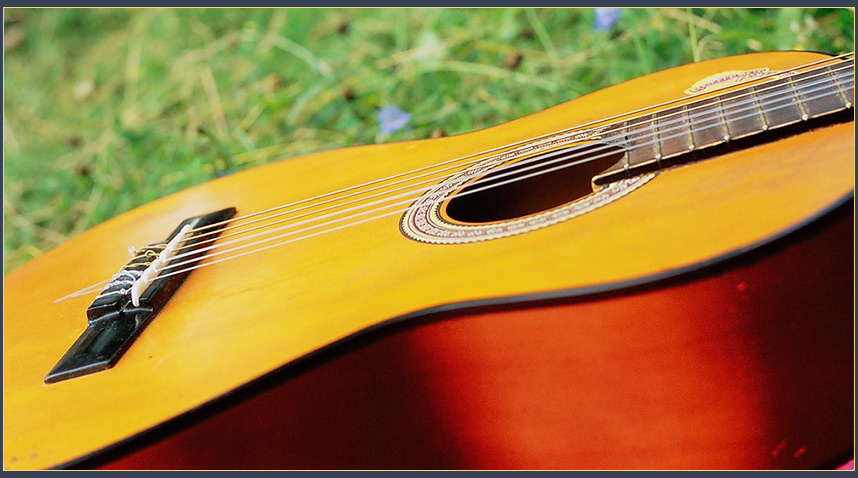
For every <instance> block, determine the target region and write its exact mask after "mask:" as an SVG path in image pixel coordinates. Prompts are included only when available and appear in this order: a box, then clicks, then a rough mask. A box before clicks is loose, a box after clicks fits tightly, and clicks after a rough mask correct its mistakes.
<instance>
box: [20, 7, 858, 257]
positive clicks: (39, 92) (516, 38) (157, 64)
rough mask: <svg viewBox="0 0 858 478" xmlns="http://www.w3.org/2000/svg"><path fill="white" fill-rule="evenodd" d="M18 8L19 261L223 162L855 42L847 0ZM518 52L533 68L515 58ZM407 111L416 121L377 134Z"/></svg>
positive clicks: (443, 126) (518, 109) (509, 114)
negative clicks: (618, 11) (700, 5)
mask: <svg viewBox="0 0 858 478" xmlns="http://www.w3.org/2000/svg"><path fill="white" fill-rule="evenodd" d="M593 19H594V12H593V10H592V9H535V10H526V9H381V10H363V9H320V10H315V9H295V10H267V9H228V10H220V9H163V10H162V9H139V10H138V9H130V10H126V9H39V10H22V9H4V17H3V24H4V40H5V42H4V72H3V74H4V76H3V86H4V93H3V95H4V97H3V99H4V110H3V157H4V161H3V165H4V183H3V184H4V187H3V225H4V248H3V261H4V262H3V264H4V271H5V272H8V271H10V270H12V269H14V268H15V267H17V266H19V265H20V264H22V263H24V262H25V261H27V260H28V259H30V258H32V257H35V256H37V255H39V254H41V253H42V252H44V251H46V250H48V249H50V248H51V247H53V246H55V245H57V244H59V243H61V242H63V241H65V240H66V239H67V238H69V237H71V236H73V235H75V234H78V233H80V232H81V231H83V230H85V229H87V228H89V227H92V226H93V225H95V224H97V223H99V222H101V221H104V220H106V219H108V218H110V217H113V216H115V215H117V214H120V213H122V212H123V211H126V210H128V209H130V208H133V207H135V206H138V205H141V204H144V203H147V202H149V201H152V200H153V199H156V198H158V197H161V196H164V195H167V194H170V193H172V192H175V191H178V190H180V189H183V188H187V187H189V186H191V185H194V184H197V183H200V182H204V181H207V180H210V179H212V178H214V177H217V176H218V175H221V174H226V173H229V172H233V171H237V170H241V169H246V168H250V167H253V166H256V165H260V164H264V163H267V162H271V161H276V160H280V159H284V158H288V157H292V156H296V155H300V154H305V153H310V152H314V151H319V150H325V149H332V148H343V147H348V146H353V145H359V144H366V143H373V142H377V141H403V140H409V139H420V138H428V137H431V136H432V135H433V134H440V133H441V132H443V133H446V134H457V133H462V132H466V131H471V130H475V129H480V128H485V127H488V126H491V125H495V124H498V123H502V122H506V121H509V120H512V119H515V118H517V117H520V116H524V115H526V114H529V113H533V112H535V111H538V110H541V109H544V108H547V107H549V106H552V105H555V104H558V103H561V102H563V101H566V100H569V99H572V98H574V97H576V96H579V95H581V94H584V93H587V92H590V91H593V90H596V89H600V88H603V87H605V86H608V85H610V84H613V83H617V82H620V81H623V80H626V79H629V78H633V77H636V76H640V75H642V74H645V73H648V72H652V71H657V70H661V69H664V68H668V67H671V66H675V65H679V64H683V63H688V62H692V61H700V60H705V59H708V58H714V57H721V56H726V55H732V54H738V53H747V52H754V51H768V50H784V49H805V50H816V51H824V52H828V53H844V52H848V51H852V50H853V49H854V38H853V31H854V12H853V11H851V10H849V9H673V8H671V9H627V10H624V11H623V14H622V16H621V18H620V19H619V21H618V22H617V23H616V24H615V25H614V27H613V28H612V29H611V30H610V31H608V32H603V31H594V29H593ZM516 59H518V61H516ZM389 104H395V105H398V106H399V107H401V108H403V109H404V110H406V111H408V112H409V113H411V115H412V118H411V122H410V125H411V128H410V129H407V130H403V131H399V132H397V133H394V134H393V135H391V136H389V137H382V136H381V135H379V134H378V122H377V120H376V116H375V112H376V111H377V110H378V109H379V108H381V107H383V106H385V105H389Z"/></svg>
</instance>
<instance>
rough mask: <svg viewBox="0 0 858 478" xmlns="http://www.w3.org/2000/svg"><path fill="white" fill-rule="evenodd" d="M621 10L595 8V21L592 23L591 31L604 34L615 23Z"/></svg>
mask: <svg viewBox="0 0 858 478" xmlns="http://www.w3.org/2000/svg"><path fill="white" fill-rule="evenodd" d="M622 13H623V10H622V9H620V8H597V9H596V21H595V22H593V30H596V31H603V32H606V31H608V30H610V29H611V27H612V26H614V23H617V20H619V19H620V15H622Z"/></svg>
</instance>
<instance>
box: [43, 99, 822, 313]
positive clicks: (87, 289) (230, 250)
mask: <svg viewBox="0 0 858 478" xmlns="http://www.w3.org/2000/svg"><path fill="white" fill-rule="evenodd" d="M821 96H824V95H821ZM815 98H816V97H814V98H808V100H810V99H815ZM789 106H791V104H788V105H785V106H782V107H789ZM782 107H778V108H782ZM753 116H755V115H754V114H749V115H746V117H753ZM737 119H741V118H734V119H733V120H737ZM676 136H678V135H674V136H673V137H676ZM664 139H670V138H669V137H663V138H662V140H664ZM653 143H654V142H653ZM567 150H568V149H567ZM564 151H566V150H564ZM612 154H613V153H612ZM573 157H574V156H573ZM602 157H604V156H602ZM593 159H597V158H590V160H593ZM522 162H523V161H522ZM552 162H557V161H556V160H555V161H552ZM519 163H521V162H519ZM574 164H578V163H574ZM574 164H567V165H565V166H564V167H570V166H573V165H574ZM497 169H499V168H496V170H497ZM528 169H533V168H532V167H531V168H528ZM547 172H550V171H543V172H542V174H545V173H547ZM497 178H498V176H495V179H497ZM520 179H522V178H520ZM471 184H476V182H474V183H471ZM500 185H501V184H498V185H495V186H500ZM427 189H431V188H427ZM473 192H477V191H473ZM401 196H403V195H399V196H396V197H401ZM396 197H394V198H389V199H388V200H391V199H395V198H396ZM365 199H369V198H365ZM377 202H378V201H377ZM377 202H376V203H377ZM405 202H410V201H403V202H402V203H405ZM397 204H399V203H397ZM389 207H391V205H388V206H385V207H384V208H380V209H387V208H389ZM354 209H356V208H351V209H349V210H346V211H341V212H340V213H343V212H347V211H350V210H354ZM317 212H319V211H317ZM369 212H372V211H369ZM367 213H368V212H365V213H361V214H358V215H355V216H359V215H364V214H367ZM330 216H331V215H326V216H322V217H320V218H316V219H315V220H319V219H322V218H325V217H330ZM351 217H353V216H350V217H348V218H351ZM348 218H341V219H340V220H337V221H333V222H339V221H341V220H344V219H348ZM281 222H282V221H281ZM306 222H312V221H304V222H302V223H298V224H296V225H300V224H304V223H306ZM296 225H293V226H292V227H294V226H296ZM324 225H325V224H321V225H317V226H314V227H313V228H316V227H321V226H324ZM283 229H285V228H278V229H275V230H272V231H268V232H267V234H270V233H273V232H277V231H280V230H283ZM308 229H311V228H308ZM297 232H302V231H297ZM291 234H294V232H293V233H290V235H291ZM259 235H261V234H256V235H254V236H250V237H247V238H245V239H242V240H233V241H230V242H228V243H224V244H221V245H220V246H218V247H224V246H226V245H228V244H230V243H234V242H241V241H243V240H249V239H252V238H254V237H258V236H259ZM279 237H281V236H277V237H275V238H279ZM275 238H269V239H266V240H263V241H259V242H260V243H261V242H267V241H268V240H272V239H275ZM255 244H257V243H252V244H245V245H244V246H240V247H236V248H233V249H229V250H224V251H221V252H219V253H214V254H210V255H209V256H205V257H210V256H213V255H220V254H223V253H228V252H232V251H234V250H237V249H242V248H245V247H249V246H252V245H255ZM210 249H212V248H211V247H210V248H206V249H200V250H196V251H194V252H193V254H194V255H197V254H199V253H200V252H203V251H204V250H210ZM188 255H189V254H185V256H188ZM242 255H245V254H242ZM205 257H203V258H202V259H205ZM230 257H233V256H230ZM175 259H176V258H174V261H173V263H171V264H170V265H169V266H167V267H165V268H164V269H162V270H165V269H169V268H174V267H178V266H180V265H184V264H187V263H189V262H193V261H196V260H198V259H199V258H195V259H193V260H192V261H186V262H180V263H177V262H175ZM218 262H221V261H218ZM179 272H181V271H176V272H173V273H171V274H176V273H179ZM109 281H110V279H108V280H106V281H102V282H100V283H98V284H94V285H92V286H90V287H87V288H85V289H82V290H81V291H79V292H77V293H74V294H72V295H70V296H67V297H65V298H70V297H73V296H77V295H82V294H85V293H89V289H93V288H95V287H98V286H101V285H104V284H105V283H107V282H109ZM65 298H63V299H58V300H57V301H60V300H64V299H65Z"/></svg>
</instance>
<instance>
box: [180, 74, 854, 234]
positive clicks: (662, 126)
mask: <svg viewBox="0 0 858 478" xmlns="http://www.w3.org/2000/svg"><path fill="white" fill-rule="evenodd" d="M835 71H837V70H835ZM818 76H826V77H828V74H827V72H822V73H819V74H817V75H814V76H808V77H804V78H802V80H804V81H806V80H808V79H811V78H814V77H818ZM830 80H831V78H830V77H829V78H828V81H830ZM828 81H825V80H823V81H819V82H811V83H808V84H805V85H803V86H802V88H803V90H806V89H807V88H808V87H810V86H814V85H818V84H822V83H828ZM778 87H779V85H772V86H770V87H768V88H760V89H758V90H756V92H754V93H748V94H745V95H742V96H736V97H734V98H730V100H736V99H738V98H742V97H748V96H751V95H754V94H756V96H755V97H752V98H750V99H748V100H746V101H739V102H736V103H735V104H733V105H730V106H729V107H727V108H722V110H723V111H725V112H728V113H732V109H733V108H736V107H739V106H742V105H747V104H752V103H753V102H759V101H762V100H766V99H768V98H771V97H774V96H776V95H775V94H765V95H760V94H759V93H760V92H764V91H766V90H768V89H773V88H778ZM803 90H802V91H803ZM704 108H707V109H706V110H705V111H701V112H698V113H694V114H688V112H691V111H695V110H702V109H704ZM708 108H709V105H697V106H694V107H689V108H687V109H686V110H685V112H679V113H671V114H669V115H665V116H664V117H660V118H659V119H658V123H657V124H658V130H659V131H665V130H670V129H671V128H672V126H673V125H677V126H683V127H684V126H685V123H686V122H689V123H691V122H692V121H694V120H697V119H698V118H701V117H706V116H709V115H710V114H711V111H709V109H708ZM670 117H678V118H676V119H669V120H664V119H663V118H670ZM703 119H704V120H708V119H714V118H703ZM630 121H632V120H629V122H630ZM653 123H654V124H655V122H653ZM613 126H615V125H607V126H605V127H602V128H600V129H599V130H600V131H603V130H606V129H610V128H611V127H613ZM655 131H656V129H655V128H653V127H643V128H638V129H630V130H628V131H627V132H626V134H625V135H624V136H627V137H628V142H630V143H631V142H634V140H636V139H637V138H636V137H635V135H636V134H637V133H642V134H641V136H645V135H649V134H653V133H654V132H655ZM693 131H694V130H691V131H690V132H693ZM584 139H585V140H587V139H594V138H584ZM512 151H515V150H512ZM561 152H568V148H566V149H563V150H561V151H555V152H553V153H552V152H549V153H546V154H541V155H538V156H536V157H534V158H531V160H534V161H541V160H544V159H547V158H550V157H552V156H553V155H555V154H560V153H561ZM592 152H593V151H592V150H588V154H589V153H592ZM457 159H458V158H457ZM486 159H488V158H481V159H480V160H477V161H473V162H469V163H465V164H454V165H449V166H447V167H444V168H441V169H438V170H435V171H429V172H424V173H423V174H419V175H415V176H411V177H406V178H404V179H400V180H398V181H394V182H392V183H390V184H387V185H379V186H375V187H372V188H370V189H367V190H364V191H356V192H353V193H350V194H347V195H345V196H341V197H336V198H331V199H328V200H325V201H321V202H318V203H315V204H309V205H304V206H302V207H298V208H295V209H290V210H288V211H283V212H280V213H277V214H273V215H271V216H267V217H263V218H258V219H255V220H253V221H249V222H245V223H242V224H235V223H234V222H233V225H232V227H226V228H222V229H219V230H217V232H223V231H226V230H232V229H242V228H244V229H242V230H239V231H236V232H231V233H228V234H223V235H220V236H218V237H214V238H210V239H206V240H203V241H197V242H195V243H194V244H193V245H192V246H185V247H179V248H177V250H184V249H188V248H190V247H197V248H198V247H199V246H200V245H202V244H206V243H210V242H214V241H216V240H218V239H220V240H221V241H222V240H223V239H227V238H229V237H233V236H237V235H242V234H247V233H249V232H252V231H254V230H258V229H263V228H267V227H271V226H273V225H275V224H279V223H282V222H285V221H290V220H293V219H296V218H300V217H304V216H306V215H309V214H316V213H318V212H321V211H324V210H329V209H333V208H338V207H343V206H345V205H348V204H352V203H355V202H359V201H365V200H367V199H371V198H372V196H370V197H361V198H359V199H355V200H352V201H349V202H346V203H340V204H337V205H334V206H329V207H327V208H324V209H321V210H314V211H312V212H310V213H305V214H301V215H298V216H291V217H288V218H286V219H281V220H278V221H273V222H269V223H266V224H262V225H258V226H254V227H248V226H250V225H252V224H255V223H258V222H263V221H267V220H273V219H275V218H277V217H281V216H284V215H287V214H292V213H296V212H299V211H303V210H306V209H310V208H314V207H318V206H321V205H324V204H328V203H332V202H336V201H342V200H345V199H348V198H351V197H355V196H360V195H363V194H366V193H368V192H370V191H374V190H378V189H381V188H384V192H383V193H382V194H380V195H378V196H381V195H387V194H390V193H392V192H395V191H399V190H402V189H405V188H408V187H413V186H417V185H420V184H425V183H434V182H435V181H437V180H438V179H441V178H440V177H430V178H428V179H425V180H423V181H420V182H417V183H413V184H410V185H407V186H401V187H398V188H393V189H391V188H390V187H389V186H393V185H396V184H400V183H404V182H411V181H414V180H416V179H419V178H424V177H427V176H432V175H437V174H441V173H443V172H445V171H450V170H454V169H458V168H462V167H465V166H470V165H472V164H477V163H479V162H481V161H484V160H486ZM527 162H528V161H520V162H516V163H514V164H512V165H507V166H508V167H515V166H520V165H522V164H527ZM507 166H501V167H498V168H495V169H494V171H496V172H497V171H502V170H503V169H505V168H506V167H507ZM376 197H377V196H376ZM296 204H297V203H293V204H292V205H296ZM283 207H286V206H281V207H279V208H283ZM226 222H229V221H226ZM208 227H210V226H205V227H201V228H197V229H196V230H195V231H199V230H204V229H206V228H208ZM210 234H214V231H213V232H209V233H204V234H198V235H196V236H194V237H191V238H189V239H187V240H188V241H189V240H193V239H198V238H200V237H203V236H205V235H210ZM197 250H198V249H197Z"/></svg>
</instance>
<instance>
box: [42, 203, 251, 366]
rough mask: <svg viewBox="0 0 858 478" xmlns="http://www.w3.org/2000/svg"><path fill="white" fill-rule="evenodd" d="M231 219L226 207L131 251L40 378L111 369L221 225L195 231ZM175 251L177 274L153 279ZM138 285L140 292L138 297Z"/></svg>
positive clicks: (165, 301)
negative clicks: (73, 337) (69, 342)
mask: <svg viewBox="0 0 858 478" xmlns="http://www.w3.org/2000/svg"><path fill="white" fill-rule="evenodd" d="M234 214H235V208H227V209H223V210H220V211H216V212H213V213H210V214H205V215H203V216H197V217H193V218H190V219H186V220H185V221H183V222H182V223H181V224H179V226H178V227H177V228H176V230H175V231H173V233H172V234H170V236H169V237H168V238H167V239H166V240H165V241H164V242H158V243H154V244H149V245H148V246H146V247H143V248H142V249H140V250H138V251H135V252H134V257H133V258H132V259H131V260H130V261H128V263H126V264H125V265H124V266H123V267H122V268H121V269H120V271H119V272H118V273H117V274H115V275H114V276H113V278H112V279H111V281H110V283H109V284H107V286H105V288H104V289H103V290H102V291H101V292H100V293H99V294H98V296H97V297H96V298H95V300H94V301H93V302H92V304H91V305H90V306H89V307H88V308H87V309H86V315H87V320H88V324H87V327H86V330H84V331H83V333H82V334H81V336H80V337H78V339H77V340H76V341H75V343H74V344H72V346H71V348H70V349H69V350H68V351H67V352H66V353H65V355H63V356H62V358H61V359H60V360H59V362H57V364H56V365H55V366H54V368H53V369H52V370H51V371H50V372H49V373H48V375H47V376H45V383H55V382H60V381H63V380H68V379H70V378H74V377H79V376H81V375H88V374H91V373H95V372H100V371H102V370H107V369H109V368H111V367H113V366H114V365H116V363H117V362H118V361H119V359H120V358H121V357H122V355H123V354H124V353H125V352H126V351H127V350H128V348H129V347H130V346H131V344H132V343H133V342H134V340H135V339H136V338H137V337H138V336H139V335H140V333H141V332H142V331H143V329H145V328H146V326H147V325H149V323H150V322H151V321H152V319H153V318H155V316H156V315H158V313H159V312H160V311H161V309H163V308H164V306H165V305H166V304H167V302H168V301H169V300H170V298H171V297H172V296H173V294H174V293H175V292H176V290H178V289H179V287H180V286H181V285H182V283H184V282H185V279H186V278H187V277H188V275H189V274H190V273H191V271H190V269H191V268H193V267H194V266H195V265H196V264H197V263H199V261H200V260H202V256H203V255H204V253H203V252H195V251H198V250H199V249H201V245H202V244H207V243H209V242H211V240H212V239H214V238H216V237H217V236H218V235H219V234H220V232H221V231H222V230H223V226H220V227H210V228H208V229H205V230H204V231H202V232H200V229H201V228H206V227H208V226H212V225H215V224H218V223H221V222H223V221H226V220H227V219H230V218H231V217H232V216H233V215H234ZM178 244H181V246H178ZM177 247H181V250H182V251H183V252H182V253H181V257H179V256H177V255H175V254H172V255H173V256H175V257H176V261H178V262H181V263H182V265H181V267H180V268H179V270H178V271H177V272H175V273H167V274H164V276H163V277H157V276H155V277H152V274H153V271H155V270H156V268H155V267H153V264H154V265H159V266H160V268H164V267H166V266H169V265H170V262H169V261H168V258H167V257H166V254H164V252H165V251H167V252H170V250H171V248H172V250H175V249H176V248H177ZM141 285H142V286H143V287H142V292H139V291H138V290H139V289H141ZM132 289H135V290H134V291H132Z"/></svg>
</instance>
